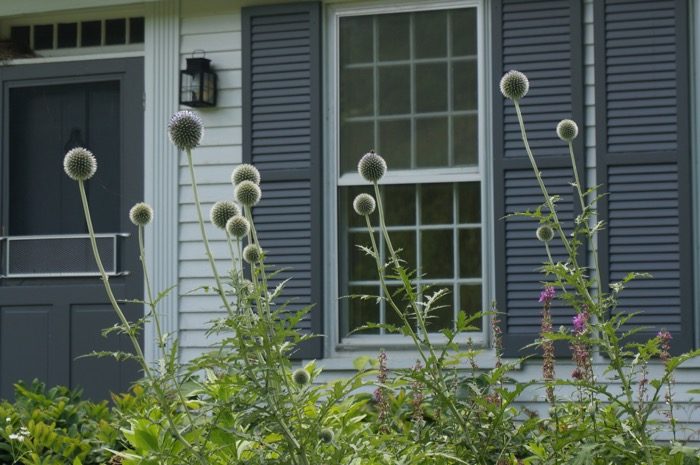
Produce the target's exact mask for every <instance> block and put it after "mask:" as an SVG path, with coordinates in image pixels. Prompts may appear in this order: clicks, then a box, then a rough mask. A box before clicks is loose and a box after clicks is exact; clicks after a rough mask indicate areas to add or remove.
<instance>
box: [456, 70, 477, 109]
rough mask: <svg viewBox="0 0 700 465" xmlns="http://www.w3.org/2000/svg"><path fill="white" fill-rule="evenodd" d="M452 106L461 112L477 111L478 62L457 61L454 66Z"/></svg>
mask: <svg viewBox="0 0 700 465" xmlns="http://www.w3.org/2000/svg"><path fill="white" fill-rule="evenodd" d="M452 86H453V90H452V100H453V101H452V105H453V108H454V109H455V110H457V111H459V110H476V109H477V97H476V91H477V79H476V61H474V60H470V61H456V62H454V63H453V64H452Z"/></svg>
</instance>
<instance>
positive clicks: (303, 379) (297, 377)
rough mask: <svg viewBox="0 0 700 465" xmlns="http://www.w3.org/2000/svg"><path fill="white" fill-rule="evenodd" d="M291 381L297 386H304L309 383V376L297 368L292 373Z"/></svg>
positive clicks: (303, 370) (306, 372)
mask: <svg viewBox="0 0 700 465" xmlns="http://www.w3.org/2000/svg"><path fill="white" fill-rule="evenodd" d="M292 379H293V380H294V382H295V383H297V384H298V385H299V386H305V385H307V384H309V382H310V381H311V375H309V372H308V371H306V370H305V369H303V368H298V369H297V370H294V373H292Z"/></svg>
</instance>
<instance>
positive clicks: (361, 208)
mask: <svg viewBox="0 0 700 465" xmlns="http://www.w3.org/2000/svg"><path fill="white" fill-rule="evenodd" d="M376 206H377V203H376V202H375V201H374V197H372V196H371V195H369V194H364V193H362V194H358V195H357V197H355V200H353V201H352V208H354V209H355V212H356V213H357V214H358V215H360V216H367V215H371V214H372V213H373V212H374V208H375V207H376Z"/></svg>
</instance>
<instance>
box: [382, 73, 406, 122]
mask: <svg viewBox="0 0 700 465" xmlns="http://www.w3.org/2000/svg"><path fill="white" fill-rule="evenodd" d="M410 77H411V74H410V68H409V66H403V65H402V66H382V67H381V68H379V113H380V114H381V115H392V114H405V113H409V112H410V111H411V98H410V89H411V81H410Z"/></svg>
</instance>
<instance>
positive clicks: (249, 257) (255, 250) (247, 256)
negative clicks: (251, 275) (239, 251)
mask: <svg viewBox="0 0 700 465" xmlns="http://www.w3.org/2000/svg"><path fill="white" fill-rule="evenodd" d="M262 254H263V252H262V249H261V248H260V247H258V246H257V245H255V244H248V245H246V246H245V248H244V249H243V260H245V261H246V263H250V264H251V265H253V264H255V263H257V262H259V261H260V259H262Z"/></svg>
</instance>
